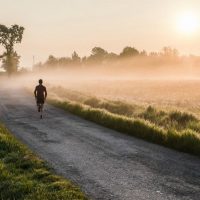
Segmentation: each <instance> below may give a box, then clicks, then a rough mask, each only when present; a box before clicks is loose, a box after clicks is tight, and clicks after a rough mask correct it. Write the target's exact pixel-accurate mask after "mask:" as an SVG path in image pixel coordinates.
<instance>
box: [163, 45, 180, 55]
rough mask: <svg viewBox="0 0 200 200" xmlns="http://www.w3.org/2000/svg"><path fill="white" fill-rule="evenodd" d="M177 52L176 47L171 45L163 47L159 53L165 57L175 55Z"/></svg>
mask: <svg viewBox="0 0 200 200" xmlns="http://www.w3.org/2000/svg"><path fill="white" fill-rule="evenodd" d="M178 54H179V52H178V50H177V49H173V48H171V47H163V49H162V52H161V55H163V56H166V57H177V56H178Z"/></svg>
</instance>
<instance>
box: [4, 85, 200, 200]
mask: <svg viewBox="0 0 200 200" xmlns="http://www.w3.org/2000/svg"><path fill="white" fill-rule="evenodd" d="M0 121H2V122H3V123H5V125H6V126H7V127H8V128H9V130H11V131H12V133H13V134H15V136H16V137H17V138H18V139H20V140H21V141H23V142H24V143H25V144H27V145H28V146H29V147H30V149H32V150H33V151H34V152H36V153H37V154H38V155H40V156H41V157H42V158H43V159H45V160H46V161H47V162H48V163H49V164H50V165H51V166H52V167H53V168H54V169H55V170H56V172H57V173H59V174H61V175H63V176H64V177H66V178H68V179H71V180H72V181H73V182H75V183H77V184H78V185H79V186H80V187H81V189H82V190H83V191H84V192H85V193H86V194H87V195H88V196H89V197H90V198H91V199H101V200H103V199H105V200H108V199H114V200H115V199H116V200H119V199H120V200H147V199H152V200H160V199H163V200H164V199H167V200H171V199H181V200H184V199H192V200H199V198H200V159H199V158H197V157H195V156H191V155H188V154H184V153H179V152H176V151H173V150H170V149H167V148H164V147H161V146H158V145H155V144H151V143H148V142H145V141H142V140H139V139H136V138H134V137H130V136H127V135H123V134H121V133H118V132H116V131H113V130H110V129H107V128H104V127H101V126H99V125H96V124H94V123H91V122H88V121H86V120H83V119H81V118H79V117H77V116H74V115H71V114H69V113H66V112H64V111H62V110H60V109H58V108H55V107H53V106H50V105H47V106H46V109H45V116H44V119H42V120H40V119H39V115H38V113H37V112H36V106H35V102H34V99H33V97H31V96H30V95H29V94H27V93H26V92H25V91H23V90H21V89H9V90H8V89H3V88H1V89H0Z"/></svg>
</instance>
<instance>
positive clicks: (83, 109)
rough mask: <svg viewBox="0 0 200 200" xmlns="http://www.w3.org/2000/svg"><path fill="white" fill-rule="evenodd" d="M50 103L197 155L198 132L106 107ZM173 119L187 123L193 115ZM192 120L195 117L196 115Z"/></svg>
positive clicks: (125, 131) (146, 138)
mask: <svg viewBox="0 0 200 200" xmlns="http://www.w3.org/2000/svg"><path fill="white" fill-rule="evenodd" d="M49 102H50V103H51V104H53V105H55V106H58V107H60V108H63V109H65V110H66V111H69V112H71V113H73V114H76V115H78V116H80V117H83V118H84V119H87V120H90V121H93V122H95V123H98V124H100V125H103V126H105V127H108V128H112V129H114V130H117V131H120V132H123V133H126V134H129V135H133V136H135V137H138V138H142V139H145V140H147V141H150V142H153V143H157V144H161V145H164V146H166V147H170V148H173V149H176V150H179V151H183V152H187V153H191V154H195V155H198V156H200V135H199V134H198V133H197V132H196V131H194V130H191V129H184V130H179V131H178V130H175V129H165V128H163V127H160V126H157V125H156V124H155V123H151V122H150V121H147V120H144V119H139V118H134V117H127V116H124V115H119V114H114V113H111V112H108V111H107V110H105V109H100V108H92V107H91V106H87V105H83V104H81V103H77V102H71V101H64V102H61V101H57V100H50V101H49ZM150 109H151V108H148V111H147V112H150V111H149V110H150ZM162 115H164V114H162ZM175 116H176V115H175V114H174V115H172V117H171V118H174V117H175ZM180 116H181V117H180ZM175 119H177V122H179V121H180V122H181V123H185V121H187V122H188V119H189V121H191V119H193V118H192V117H191V116H190V115H188V116H187V115H184V114H183V115H182V113H181V114H180V113H178V115H177V116H176V117H175ZM194 120H196V118H195V119H194Z"/></svg>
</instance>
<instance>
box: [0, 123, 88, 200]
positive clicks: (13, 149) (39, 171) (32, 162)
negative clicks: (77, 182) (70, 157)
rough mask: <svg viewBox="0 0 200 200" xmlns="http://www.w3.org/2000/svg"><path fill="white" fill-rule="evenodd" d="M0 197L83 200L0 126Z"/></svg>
mask: <svg viewBox="0 0 200 200" xmlns="http://www.w3.org/2000/svg"><path fill="white" fill-rule="evenodd" d="M0 183H1V184H0V199H10V200H12V199H13V200H14V199H18V200H20V199H21V200H22V199H23V200H33V199H34V200H56V199H57V200H58V199H59V200H61V199H63V200H64V199H67V200H68V199H73V200H74V199H82V200H84V199H86V197H85V196H84V195H83V194H82V193H81V192H80V190H79V189H78V188H77V187H75V186H74V185H73V184H72V183H71V182H69V181H67V180H65V179H63V178H61V177H59V176H57V175H54V173H53V171H52V170H51V169H50V168H49V167H48V166H47V165H46V163H45V162H44V161H42V160H41V159H39V158H38V157H37V156H35V155H34V154H33V153H32V152H31V151H30V150H28V149H27V148H26V147H25V146H24V145H23V144H21V143H20V142H18V141H17V140H16V139H15V138H14V137H13V136H12V135H11V134H10V133H9V132H8V130H7V129H6V128H5V127H3V126H2V125H0Z"/></svg>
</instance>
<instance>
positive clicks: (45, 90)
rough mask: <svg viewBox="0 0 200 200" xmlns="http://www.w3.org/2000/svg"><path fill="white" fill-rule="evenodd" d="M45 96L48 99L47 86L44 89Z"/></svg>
mask: <svg viewBox="0 0 200 200" xmlns="http://www.w3.org/2000/svg"><path fill="white" fill-rule="evenodd" d="M44 96H45V99H46V98H47V89H46V87H45V89H44Z"/></svg>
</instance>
